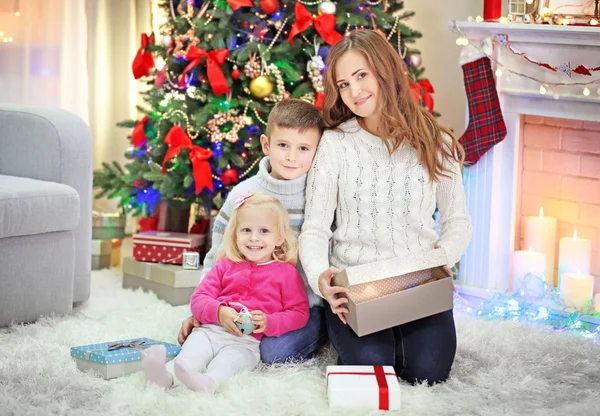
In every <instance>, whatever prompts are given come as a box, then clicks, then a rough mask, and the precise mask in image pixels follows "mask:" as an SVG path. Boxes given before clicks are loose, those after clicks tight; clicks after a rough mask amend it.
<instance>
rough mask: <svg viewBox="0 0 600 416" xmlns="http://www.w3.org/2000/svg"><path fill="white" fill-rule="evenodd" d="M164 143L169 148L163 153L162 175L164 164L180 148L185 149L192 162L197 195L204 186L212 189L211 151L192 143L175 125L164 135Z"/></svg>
mask: <svg viewBox="0 0 600 416" xmlns="http://www.w3.org/2000/svg"><path fill="white" fill-rule="evenodd" d="M165 143H166V144H168V145H169V149H168V150H167V153H166V154H165V158H164V160H163V164H162V173H163V175H164V174H165V172H166V169H165V165H166V164H167V162H168V161H169V160H171V158H172V157H173V156H176V155H178V154H179V153H181V148H182V147H183V148H184V149H187V150H188V152H189V158H190V161H191V162H192V170H193V172H194V182H195V183H196V195H198V194H199V193H200V192H201V191H202V189H204V188H205V187H206V188H208V189H210V190H211V191H212V190H213V182H212V171H211V169H210V163H208V159H210V158H211V157H212V155H213V152H212V151H210V150H208V149H205V148H203V147H200V146H196V145H194V144H193V143H192V140H191V139H190V138H189V137H188V135H187V134H185V131H183V129H182V128H181V127H179V126H177V125H175V126H173V127H172V128H171V130H169V132H168V133H167V136H166V137H165Z"/></svg>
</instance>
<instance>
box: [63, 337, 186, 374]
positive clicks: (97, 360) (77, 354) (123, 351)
mask: <svg viewBox="0 0 600 416" xmlns="http://www.w3.org/2000/svg"><path fill="white" fill-rule="evenodd" d="M153 345H164V346H165V348H166V350H167V361H169V360H172V359H173V358H175V356H176V355H177V354H179V351H181V347H180V346H179V345H175V344H169V343H167V342H162V341H156V340H154V339H150V338H133V339H126V340H121V341H114V342H101V343H99V344H90V345H81V346H79V347H71V356H72V357H73V358H74V359H75V361H76V363H77V367H78V368H79V369H80V370H82V371H87V370H93V371H95V372H98V373H99V374H100V375H102V376H103V377H104V378H105V379H111V378H115V377H122V376H124V375H127V374H131V373H134V372H136V371H140V370H141V369H142V361H141V359H142V355H141V352H142V351H143V350H145V349H146V348H150V347H151V346H153Z"/></svg>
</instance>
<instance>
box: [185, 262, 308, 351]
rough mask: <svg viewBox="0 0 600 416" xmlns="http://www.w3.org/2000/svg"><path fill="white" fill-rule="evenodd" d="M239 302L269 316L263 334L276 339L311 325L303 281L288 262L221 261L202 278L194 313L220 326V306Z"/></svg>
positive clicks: (201, 318)
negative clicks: (308, 323)
mask: <svg viewBox="0 0 600 416" xmlns="http://www.w3.org/2000/svg"><path fill="white" fill-rule="evenodd" d="M229 302H239V303H241V304H243V305H244V306H246V307H247V308H248V310H249V311H253V310H260V311H263V312H264V313H265V315H266V316H267V326H266V330H265V332H264V333H261V334H252V336H253V337H254V338H256V339H257V340H259V341H260V340H261V339H262V337H263V336H264V335H266V336H269V337H277V336H280V335H283V334H285V333H286V332H289V331H294V330H296V329H300V328H302V327H304V325H306V323H307V322H308V298H307V296H306V288H305V286H304V281H303V280H302V277H301V276H300V274H299V273H298V270H296V268H295V267H294V266H292V265H291V264H289V263H281V262H277V261H273V262H271V263H265V264H258V265H257V264H254V263H252V262H249V261H244V262H241V263H235V262H233V261H231V260H229V259H221V260H219V261H218V262H217V263H216V264H215V265H214V266H213V267H212V269H211V270H210V272H208V274H207V275H206V276H205V277H204V279H202V282H200V284H199V285H198V287H197V288H196V291H195V292H194V294H193V295H192V299H191V301H190V307H191V309H192V314H193V315H194V316H195V317H196V319H198V321H200V323H203V324H219V306H220V305H225V306H231V307H232V308H234V309H236V310H238V311H239V309H240V308H239V306H234V305H229Z"/></svg>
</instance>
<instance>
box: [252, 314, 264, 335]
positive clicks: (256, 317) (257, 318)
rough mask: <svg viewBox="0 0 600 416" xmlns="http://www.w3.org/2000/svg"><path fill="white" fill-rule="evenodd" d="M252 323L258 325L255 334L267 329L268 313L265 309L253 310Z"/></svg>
mask: <svg viewBox="0 0 600 416" xmlns="http://www.w3.org/2000/svg"><path fill="white" fill-rule="evenodd" d="M251 313H252V323H253V324H254V325H256V329H255V330H254V331H252V333H253V334H260V333H262V332H265V330H266V329H267V315H265V313H264V312H263V311H252V312H251Z"/></svg>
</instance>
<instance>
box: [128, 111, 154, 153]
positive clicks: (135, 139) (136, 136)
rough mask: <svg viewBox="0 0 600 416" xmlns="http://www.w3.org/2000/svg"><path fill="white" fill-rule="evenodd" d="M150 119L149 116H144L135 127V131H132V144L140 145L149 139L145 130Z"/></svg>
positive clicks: (134, 145)
mask: <svg viewBox="0 0 600 416" xmlns="http://www.w3.org/2000/svg"><path fill="white" fill-rule="evenodd" d="M148 120H150V119H149V118H148V116H144V118H143V119H141V120H140V121H138V123H137V124H136V125H135V127H134V128H133V133H131V144H133V147H140V146H141V145H143V144H145V143H146V142H147V141H148V138H147V137H146V132H145V131H144V128H145V127H146V124H148Z"/></svg>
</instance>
